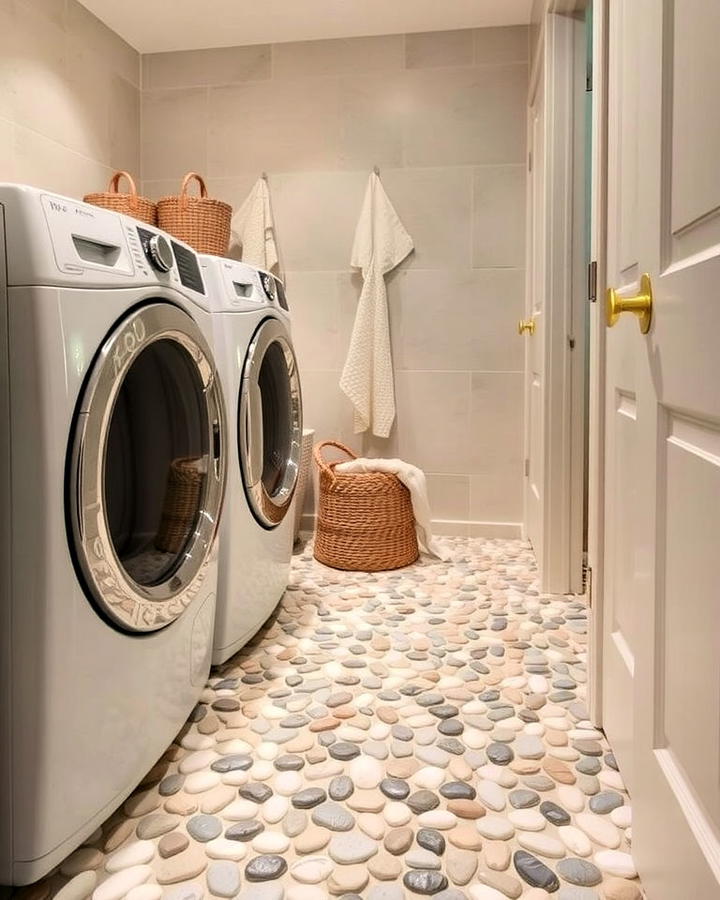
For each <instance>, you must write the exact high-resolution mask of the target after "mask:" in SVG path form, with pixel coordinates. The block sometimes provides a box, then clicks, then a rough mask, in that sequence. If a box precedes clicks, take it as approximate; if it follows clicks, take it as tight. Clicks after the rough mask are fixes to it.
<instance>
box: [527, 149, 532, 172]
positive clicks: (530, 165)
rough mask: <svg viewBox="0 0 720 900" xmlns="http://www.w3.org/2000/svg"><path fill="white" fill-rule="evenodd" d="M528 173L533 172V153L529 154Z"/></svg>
mask: <svg viewBox="0 0 720 900" xmlns="http://www.w3.org/2000/svg"><path fill="white" fill-rule="evenodd" d="M528 172H532V153H528Z"/></svg>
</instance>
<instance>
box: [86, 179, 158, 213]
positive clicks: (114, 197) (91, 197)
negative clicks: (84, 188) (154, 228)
mask: <svg viewBox="0 0 720 900" xmlns="http://www.w3.org/2000/svg"><path fill="white" fill-rule="evenodd" d="M121 178H124V179H125V181H127V183H128V187H129V188H130V190H129V191H127V192H125V193H123V192H122V191H121V190H120V179H121ZM83 200H84V201H85V203H92V205H93V206H102V207H103V209H111V210H112V211H113V212H119V213H123V215H126V216H133V218H135V219H139V220H140V221H141V222H146V223H147V224H148V225H157V207H156V205H155V204H154V203H153V201H152V200H148V198H147V197H142V196H141V195H140V194H138V192H137V187H135V181H134V179H133V177H132V175H131V174H130V173H129V172H122V171H121V172H115V174H114V175H113V177H112V178H111V179H110V184H109V185H108V189H107V190H106V191H98V192H97V193H95V194H85V196H84V197H83Z"/></svg>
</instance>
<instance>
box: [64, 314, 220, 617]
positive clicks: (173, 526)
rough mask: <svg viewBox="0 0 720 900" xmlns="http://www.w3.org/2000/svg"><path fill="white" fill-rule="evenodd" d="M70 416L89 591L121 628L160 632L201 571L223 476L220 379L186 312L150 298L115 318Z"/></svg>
mask: <svg viewBox="0 0 720 900" xmlns="http://www.w3.org/2000/svg"><path fill="white" fill-rule="evenodd" d="M76 419H77V425H76V428H75V434H74V439H73V441H72V444H71V453H70V455H69V473H68V474H69V478H68V484H69V507H70V522H71V526H72V527H71V531H72V534H71V538H72V541H73V544H74V548H75V555H76V559H77V562H78V563H79V566H80V569H81V570H82V573H83V575H84V578H85V581H86V584H87V587H88V592H89V593H90V595H91V597H92V599H93V600H94V601H95V603H96V605H97V606H98V607H99V609H100V610H101V612H102V613H104V614H105V615H106V616H107V617H109V618H110V619H111V620H112V621H113V622H114V623H115V624H117V625H119V626H121V627H123V628H125V629H126V630H130V631H139V632H145V631H153V630H156V629H158V628H162V627H163V626H165V625H168V624H169V623H170V622H172V621H173V620H174V619H176V618H177V617H178V616H179V615H181V614H182V612H183V610H184V609H185V608H186V607H187V606H188V604H189V603H190V602H191V601H192V599H193V597H194V596H195V595H196V593H197V591H198V589H199V587H200V585H201V583H202V580H203V579H204V577H205V574H206V572H207V566H206V565H205V564H206V562H207V559H208V555H209V553H210V550H211V547H212V543H213V539H214V536H215V531H216V527H217V521H218V516H219V514H220V508H221V504H222V496H223V490H224V483H225V452H224V449H223V448H224V446H225V440H224V432H225V422H224V418H223V401H222V396H221V392H220V386H219V384H218V380H217V376H216V371H215V366H214V362H213V360H212V357H211V354H210V350H209V348H208V346H207V344H206V342H205V339H204V337H203V335H202V333H201V332H200V330H199V328H198V327H197V325H196V324H195V322H194V321H193V320H192V319H191V318H190V316H188V315H187V314H186V313H185V312H183V311H182V310H181V309H178V308H177V307H176V306H172V305H171V304H169V303H153V304H151V305H148V306H144V307H141V308H140V309H138V310H136V311H135V312H133V313H132V314H131V315H129V316H128V318H126V319H125V320H124V321H122V322H121V324H120V325H118V326H117V327H116V328H115V329H114V330H113V331H112V333H111V334H110V335H109V336H108V338H107V340H106V342H105V344H104V345H103V347H102V349H101V351H100V353H99V354H98V356H97V358H96V360H95V363H94V365H93V367H92V370H91V372H90V375H89V377H88V380H87V383H86V386H85V390H84V394H83V397H82V399H81V402H80V406H79V410H78V414H77V417H76Z"/></svg>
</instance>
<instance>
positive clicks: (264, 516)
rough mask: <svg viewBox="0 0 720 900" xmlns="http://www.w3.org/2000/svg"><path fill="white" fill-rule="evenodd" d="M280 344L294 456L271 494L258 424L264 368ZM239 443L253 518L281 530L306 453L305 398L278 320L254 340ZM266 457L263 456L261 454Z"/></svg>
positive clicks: (260, 328) (249, 353) (266, 322)
mask: <svg viewBox="0 0 720 900" xmlns="http://www.w3.org/2000/svg"><path fill="white" fill-rule="evenodd" d="M274 343H277V344H278V345H279V347H280V349H281V350H282V352H283V356H284V358H285V366H286V371H287V376H288V381H289V387H290V406H291V411H290V415H291V421H290V423H289V428H290V432H291V438H290V455H289V457H288V459H287V460H286V462H285V466H284V476H283V481H282V484H281V486H280V488H279V490H277V491H276V492H275V493H274V494H272V495H271V494H269V493H268V492H267V491H266V489H265V485H264V484H263V480H262V466H261V465H260V466H258V465H257V457H258V453H257V446H258V445H257V441H258V440H259V438H258V435H259V434H260V435H261V434H262V421H261V422H260V423H257V422H256V421H255V419H256V417H257V415H258V414H259V413H258V409H259V410H260V415H261V413H262V405H261V403H260V401H259V400H258V397H259V392H260V386H259V383H258V379H259V376H260V367H261V366H262V362H263V359H264V358H265V354H266V352H267V350H268V349H269V348H270V346H271V345H272V344H274ZM238 413H239V415H238V444H239V448H238V449H239V456H240V462H241V469H242V479H243V485H244V487H245V493H246V495H247V498H248V501H249V503H250V507H251V509H252V512H253V515H254V516H255V518H256V519H257V520H258V522H259V523H260V524H261V525H262V526H263V527H264V528H268V529H270V528H275V527H277V526H278V525H279V524H280V523H281V522H282V521H283V519H284V518H285V516H286V515H287V513H288V511H289V509H290V504H291V503H292V499H293V496H294V494H295V487H296V485H297V481H298V475H299V467H300V453H301V450H302V395H301V391H300V377H299V374H298V369H297V360H296V359H295V353H294V351H293V348H292V345H291V343H290V340H289V335H288V332H287V329H286V328H285V326H284V325H283V323H282V322H280V321H279V320H278V319H275V318H268V319H264V320H263V321H262V322H261V323H260V325H258V327H257V329H256V331H255V334H254V335H253V337H252V340H251V341H250V346H249V347H248V351H247V355H246V357H245V365H244V367H243V375H242V384H241V387H240V403H239V409H238ZM260 456H262V454H260Z"/></svg>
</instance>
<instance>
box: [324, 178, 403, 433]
mask: <svg viewBox="0 0 720 900" xmlns="http://www.w3.org/2000/svg"><path fill="white" fill-rule="evenodd" d="M412 249H413V242H412V238H411V237H410V235H409V234H408V233H407V231H406V230H405V227H404V226H403V224H402V222H401V221H400V219H399V218H398V214H397V213H396V212H395V210H394V209H393V206H392V204H391V203H390V200H389V198H388V195H387V194H386V193H385V189H384V188H383V186H382V184H381V182H380V179H379V178H378V176H377V175H376V174H375V173H373V174H372V175H371V176H370V180H369V181H368V186H367V190H366V191H365V200H364V201H363V207H362V212H361V213H360V219H359V220H358V224H357V228H356V229H355V241H354V243H353V248H352V258H351V265H353V266H355V267H356V268H359V269H361V270H362V276H363V288H362V292H361V294H360V300H359V301H358V307H357V313H356V316H355V325H354V327H353V332H352V338H351V339H350V349H349V351H348V355H347V359H346V361H345V368H344V369H343V373H342V376H341V378H340V387H341V389H342V390H343V392H344V393H345V394H346V395H347V396H348V398H349V400H350V402H351V403H352V404H353V406H354V407H355V433H356V434H358V433H360V432H361V431H367V429H368V428H371V429H372V432H373V434H375V435H377V436H378V437H383V438H385V437H388V436H389V434H390V429H391V428H392V424H393V420H394V419H395V389H394V386H393V370H392V351H391V348H390V323H389V320H388V308H387V293H386V291H385V275H386V274H387V273H388V272H390V271H392V270H393V269H394V268H395V266H397V265H398V264H399V263H401V262H402V261H403V260H404V259H405V257H406V256H407V255H408V254H409V253H410V252H411V251H412Z"/></svg>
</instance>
